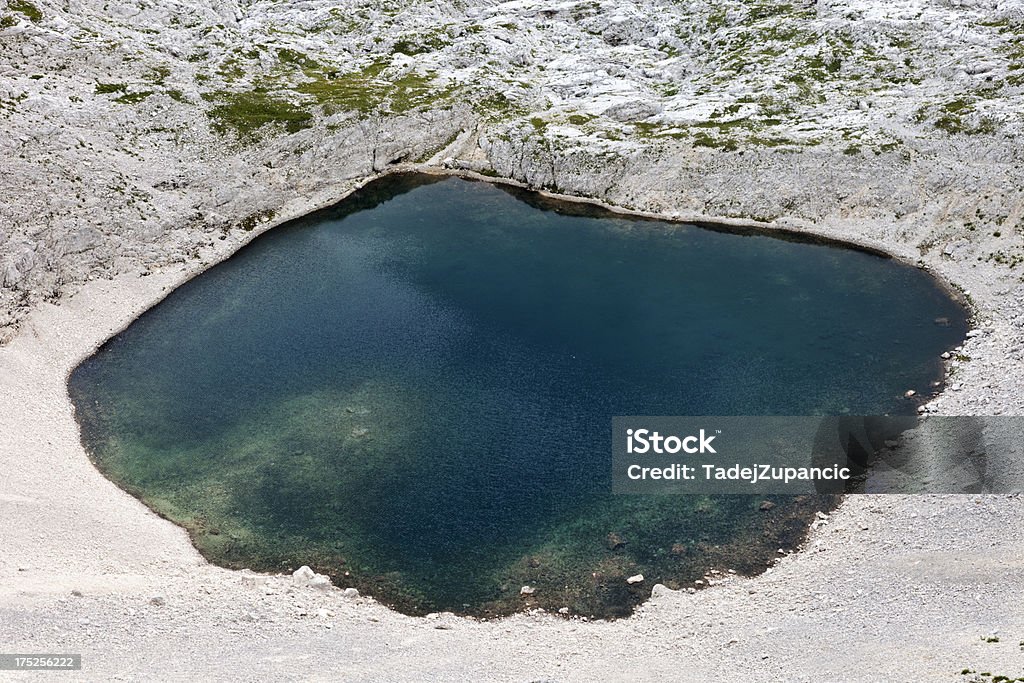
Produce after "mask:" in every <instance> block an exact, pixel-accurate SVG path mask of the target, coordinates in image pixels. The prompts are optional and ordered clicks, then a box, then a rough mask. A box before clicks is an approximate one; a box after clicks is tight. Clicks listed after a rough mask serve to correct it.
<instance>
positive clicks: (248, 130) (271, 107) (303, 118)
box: [202, 88, 313, 141]
mask: <svg viewBox="0 0 1024 683" xmlns="http://www.w3.org/2000/svg"><path fill="white" fill-rule="evenodd" d="M202 97H203V99H204V100H206V101H208V102H216V103H217V104H216V105H215V106H214V107H212V108H211V109H210V110H209V111H207V115H208V116H209V117H210V121H211V125H212V127H213V129H214V130H215V131H217V132H218V133H220V134H226V133H234V134H235V135H236V136H237V137H238V139H239V140H242V141H250V140H253V139H255V138H256V137H257V135H258V134H259V133H260V131H261V130H262V129H263V128H264V127H265V126H280V127H281V128H283V129H284V130H285V131H286V132H288V133H297V132H299V131H300V130H303V129H305V128H309V127H310V126H312V125H313V115H312V114H311V113H310V112H309V111H307V110H305V109H303V108H302V107H300V106H298V105H296V104H293V103H292V102H289V101H288V100H286V99H284V98H282V97H278V96H275V95H271V94H270V93H268V92H266V91H265V90H263V89H260V88H257V89H255V90H250V91H246V92H226V91H220V92H214V93H204V94H203V96H202Z"/></svg>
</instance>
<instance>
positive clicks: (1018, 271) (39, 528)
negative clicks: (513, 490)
mask: <svg viewBox="0 0 1024 683" xmlns="http://www.w3.org/2000/svg"><path fill="white" fill-rule="evenodd" d="M467 4H468V5H469V6H468V7H467V6H466V5H467ZM1022 69H1024V11H1022V9H1021V7H1020V5H1019V3H1016V2H1010V1H1008V0H1004V1H997V0H991V1H990V0H957V1H956V2H945V1H938V0H899V1H896V2H889V3H884V4H882V3H868V2H860V1H856V0H847V1H844V2H839V1H831V0H822V1H819V2H817V3H814V4H812V5H805V4H783V3H775V2H751V1H740V0H733V1H731V2H725V3H718V2H716V3H710V2H699V1H694V2H686V3H679V4H672V5H668V6H666V5H665V3H654V2H572V1H570V2H564V3H558V4H551V3H542V2H532V1H531V0H517V1H515V2H504V3H499V2H474V3H435V2H418V1H414V0H408V1H406V2H401V3H381V2H377V1H375V0H357V1H356V2H352V3H347V4H345V5H344V6H338V5H337V3H331V2H326V0H324V1H321V0H310V1H309V2H303V3H298V4H295V3H287V4H279V3H271V2H254V3H235V2H218V1H217V0H208V1H207V0H204V1H201V2H196V3H187V4H168V3H157V4H152V3H147V2H138V1H137V0H115V1H113V2H106V3H98V2H94V1H93V0H70V2H66V3H60V2H52V1H50V0H47V1H46V2H43V1H41V0H33V1H32V2H29V1H28V0H8V1H7V4H6V8H5V9H2V10H0V183H2V187H3V190H4V192H3V200H2V201H0V336H2V338H3V340H4V342H5V344H4V345H3V346H2V347H0V385H2V386H3V388H4V391H3V392H0V465H2V467H3V469H4V472H5V473H6V474H5V477H4V478H3V479H2V480H0V519H2V520H3V521H2V522H0V530H2V532H0V538H2V539H3V540H4V545H5V552H4V553H3V555H2V556H0V637H2V640H3V641H4V642H5V643H7V644H8V645H7V646H5V647H6V648H7V649H8V650H9V651H11V652H14V651H18V652H43V651H81V652H83V654H85V655H86V656H85V664H84V669H85V673H86V675H87V677H89V678H90V679H96V680H100V679H104V680H111V679H113V680H117V679H126V680H134V679H137V678H139V677H141V676H146V677H155V678H160V679H171V680H177V679H182V680H184V679H186V678H190V677H192V676H194V675H195V674H196V673H197V672H202V675H204V676H206V677H210V676H215V677H224V678H232V679H239V680H251V679H253V678H265V677H274V678H283V679H303V680H316V679H319V678H322V679H331V680H336V679H337V678H339V677H344V678H346V679H352V680H361V679H365V680H382V679H385V680H388V679H410V678H412V679H438V680H450V679H452V678H466V677H474V678H478V677H481V676H483V677H488V678H494V679H501V680H523V679H557V680H577V679H580V680H582V679H587V678H591V679H592V678H594V677H599V678H601V679H615V678H622V679H628V680H636V679H637V678H651V679H654V678H659V677H660V678H665V677H672V678H675V679H678V678H680V677H689V678H692V679H695V680H708V679H711V678H713V677H723V676H730V675H734V674H735V673H736V672H737V671H743V672H744V673H746V674H747V676H748V678H750V679H752V680H778V679H780V678H782V679H786V680H865V681H867V680H871V681H876V680H987V679H985V678H984V677H981V672H989V673H992V674H994V675H997V674H998V675H1007V676H1024V652H1022V651H1021V645H1020V643H1021V642H1024V607H1022V604H1021V601H1020V600H1019V595H1020V587H1021V586H1022V585H1024V575H1022V572H1024V565H1022V563H1021V560H1020V557H1022V556H1024V526H1022V525H1021V524H1020V521H1019V520H1020V513H1021V511H1022V507H1021V506H1022V501H1021V499H1020V497H1019V496H1001V497H977V498H975V497H968V496H956V497H933V496H928V497H925V496H918V497H910V496H908V497H861V498H853V499H850V500H848V501H846V502H845V503H844V504H843V505H842V506H841V507H840V508H839V510H837V511H836V513H835V514H834V515H833V516H832V518H831V519H829V520H825V521H826V522H827V523H826V524H823V525H818V527H819V528H817V529H816V530H815V531H813V532H812V535H811V537H810V540H809V541H808V544H807V547H806V549H805V550H804V551H802V552H800V553H797V554H796V555H793V556H789V557H786V558H783V559H782V560H781V561H780V563H779V565H778V566H777V567H776V568H775V569H773V570H772V571H771V572H770V573H768V574H766V575H764V576H762V577H759V578H756V579H751V580H748V579H738V578H733V579H728V580H723V581H722V584H721V585H719V586H715V587H714V588H712V589H711V590H705V591H701V592H699V593H697V594H696V595H690V594H687V593H683V592H680V593H669V592H665V591H661V590H659V591H656V596H655V598H653V599H652V601H651V602H650V603H649V604H648V605H647V606H646V607H645V608H644V609H643V610H642V611H641V612H640V613H639V614H637V615H636V616H635V617H633V618H630V619H628V620H623V621H618V622H614V623H607V624H606V623H600V624H595V623H584V622H581V621H565V620H558V619H554V618H550V617H548V616H545V615H541V614H528V615H522V616H517V617H514V618H511V619H508V620H503V621H498V622H487V623H477V622H473V621H469V620H460V619H455V618H452V617H448V616H445V615H439V616H438V617H437V618H434V619H419V620H418V619H412V618H408V617H403V616H400V615H397V614H394V613H392V612H389V611H388V610H386V609H385V608H383V607H381V606H379V605H377V604H375V603H373V602H372V601H370V600H368V599H366V598H354V597H352V596H345V595H344V594H343V593H342V592H341V591H333V590H332V591H318V590H315V589H307V588H303V587H297V586H295V585H294V581H292V580H291V577H288V578H275V577H262V576H255V575H249V574H245V573H239V572H229V571H226V570H221V569H218V568H215V567H211V566H208V565H206V564H204V563H203V562H202V560H201V559H200V558H199V557H198V555H197V554H196V553H195V551H194V549H193V548H192V547H191V546H190V545H189V543H188V540H187V538H186V537H185V534H184V532H182V531H181V530H180V529H177V528H176V527H174V526H173V525H171V524H169V523H167V522H165V521H163V520H161V519H159V518H157V517H156V516H155V515H153V514H152V513H150V512H148V511H147V510H146V509H145V508H143V507H142V506H141V505H140V504H139V503H138V502H137V501H135V500H134V499H132V498H131V497H129V496H128V495H127V494H125V493H123V492H122V491H120V490H118V489H117V488H116V487H115V486H113V485H112V484H110V483H109V482H108V481H106V480H105V479H103V478H102V477H101V476H100V475H99V474H98V473H97V472H96V471H95V469H94V468H93V467H92V465H91V464H90V463H89V461H88V459H87V457H86V455H85V453H84V451H83V450H82V447H81V444H80V442H79V439H78V432H77V426H76V424H75V422H74V418H73V414H72V410H71V406H70V404H69V402H68V399H67V393H66V387H65V380H66V377H67V374H68V373H69V372H70V370H71V369H72V368H73V367H74V365H75V364H76V363H77V362H79V361H80V360H81V358H83V357H84V356H86V355H88V354H89V353H90V352H91V351H92V350H93V349H94V348H95V347H96V346H97V345H98V344H100V343H102V341H103V340H104V339H106V338H108V337H109V336H110V335H111V334H113V333H114V332H116V331H117V330H118V329H121V328H122V327H124V326H125V325H127V324H128V323H129V322H130V321H131V320H132V319H133V318H134V317H135V316H137V315H138V314H139V313H141V312H142V311H143V310H145V309H146V308H147V307H148V306H151V305H152V304H153V303H155V302H156V301H158V300H159V299H160V298H161V297H162V296H164V295H165V294H166V293H167V292H168V291H169V290H170V289H172V288H173V287H174V286H176V285H177V284H180V283H181V282H183V281H184V280H186V279H188V278H189V277H192V276H194V275H195V274H197V273H198V272H201V271H202V270H203V269H204V268H205V267H207V266H209V265H211V264H212V263H215V262H217V261H219V260H221V259H223V258H226V257H227V256H229V255H230V254H231V253H233V252H234V251H235V250H237V249H238V248H239V247H240V246H241V245H242V244H244V243H245V242H247V241H248V240H250V239H251V238H252V237H254V236H255V235H256V234H258V233H260V232H262V231H264V230H266V229H270V228H272V227H273V226H274V225H277V224H280V223H281V222H284V221H286V220H288V219H291V218H294V217H297V216H300V215H303V214H305V213H308V212H309V211H311V210H313V209H315V208H318V207H322V206H326V205H329V204H331V203H333V202H335V201H337V200H338V199H340V198H342V197H343V196H345V195H346V194H347V193H348V192H350V191H351V190H352V189H353V188H354V187H356V186H358V185H359V184H361V183H363V182H365V181H366V180H368V179H370V178H372V177H374V176H376V175H377V174H379V173H382V172H388V171H391V170H401V169H438V170H446V171H459V172H471V173H475V174H478V175H480V176H482V177H488V178H490V177H500V178H506V179H511V180H514V181H517V182H520V183H523V184H525V185H527V186H530V187H534V188H537V189H542V190H546V191H549V192H552V193H557V194H561V195H569V196H574V197H583V198H587V199H590V200H594V201H599V202H601V203H604V204H608V205H611V206H615V207H620V208H624V209H629V210H636V211H641V212H646V213H651V214H656V215H661V216H665V217H670V218H679V219H692V220H696V219H701V220H711V219H727V220H731V221H734V222H739V223H744V224H757V225H762V226H765V227H768V228H771V227H773V226H774V227H778V228H785V229H787V230H797V231H806V232H809V233H814V234H818V235H823V236H827V237H830V238H836V239H842V240H845V241H849V242H853V243H857V244H860V245H864V246H867V247H870V248H873V249H878V250H882V251H885V252H886V253H889V254H892V255H893V256H895V257H897V258H901V259H903V260H906V261H908V262H910V263H914V264H918V265H920V266H921V267H925V268H928V269H929V270H930V271H931V272H932V273H934V274H935V275H936V276H937V277H939V278H940V279H942V280H943V281H944V282H946V283H948V284H949V285H950V286H951V287H952V288H954V289H956V290H959V291H960V292H962V293H963V296H964V298H965V300H966V301H968V302H969V303H970V305H971V307H972V309H973V311H974V314H975V324H974V328H975V329H974V330H973V331H972V332H971V333H970V334H969V338H968V339H967V340H966V341H965V343H964V345H963V347H962V348H961V349H958V350H957V351H956V353H955V354H953V355H952V356H951V357H950V358H949V359H947V361H948V366H949V376H948V382H947V387H946V389H945V391H944V392H943V393H942V394H941V395H940V396H939V397H937V398H935V399H934V400H931V401H930V402H929V403H928V404H927V407H926V410H929V411H934V412H939V413H945V414H1021V412H1022V408H1024V279H1022V274H1024V235H1022V228H1021V224H1020V221H1021V218H1022V214H1024V201H1022V199H1024V191H1022V188H1024V164H1022V156H1024V155H1022V152H1024V146H1022V144H1021V138H1020V135H1021V132H1022V124H1024V120H1022V118H1021V112H1022V111H1024V107H1022V104H1024V77H1021V74H1022V73H1024V71H1022ZM340 587H341V588H344V586H340ZM157 598H159V599H157ZM809 643H814V644H815V647H809V646H808V644H809ZM963 670H967V671H968V673H966V674H961V671H963Z"/></svg>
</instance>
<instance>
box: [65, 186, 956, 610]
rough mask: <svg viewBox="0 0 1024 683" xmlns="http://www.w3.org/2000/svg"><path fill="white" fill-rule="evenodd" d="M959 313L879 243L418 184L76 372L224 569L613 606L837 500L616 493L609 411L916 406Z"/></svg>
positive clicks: (427, 602) (184, 305)
mask: <svg viewBox="0 0 1024 683" xmlns="http://www.w3.org/2000/svg"><path fill="white" fill-rule="evenodd" d="M937 320H938V321H939V322H938V323H937V322H936V321H937ZM965 330H966V320H965V314H964V311H963V310H962V309H961V307H960V306H959V305H958V304H957V303H955V302H954V301H952V300H951V299H950V298H949V297H948V296H947V295H946V294H945V293H944V292H943V290H942V289H940V287H939V286H937V284H936V283H935V282H934V281H933V280H932V279H931V278H930V277H929V276H927V275H926V274H925V273H923V272H921V271H919V270H916V269H913V268H910V267H906V266H903V265H901V264H899V263H896V262H894V261H891V260H887V259H883V258H880V257H877V256H873V255H869V254H866V253H862V252H858V251H854V250H850V249H843V248H836V247H832V246H824V245H820V244H810V243H806V242H798V241H792V240H783V239H777V238H772V237H767V236H763V235H742V234H731V233H727V232H719V231H714V230H709V229H704V228H698V227H694V226H688V225H674V224H668V223H663V222H656V221H640V220H634V219H627V218H622V217H615V216H612V215H610V214H605V213H602V212H600V211H598V210H596V209H592V208H589V207H586V206H568V205H564V204H555V203H552V202H549V201H547V200H542V199H540V198H538V197H536V196H534V195H530V194H526V193H521V192H518V191H510V190H507V189H502V188H500V187H496V186H493V185H489V184H484V183H476V182H468V181H464V180H457V179H444V180H441V179H437V178H429V177H425V176H398V177H392V178H388V179H385V180H382V181H378V182H377V183H374V184H372V185H370V186H368V187H367V188H365V189H363V190H361V191H360V192H359V193H357V194H356V195H355V196H353V197H351V198H349V199H348V200H346V201H345V202H343V203H342V204H340V205H339V206H337V207H335V208H334V209H331V210H328V211H325V212H321V213H319V214H315V215H313V216H310V217H308V218H306V219H303V220H301V221H298V222H295V223H292V224H289V225H287V226H283V227H280V228H276V229H274V230H272V231H271V232H269V233H268V234H266V235H264V236H261V237H259V238H258V239H256V240H255V241H254V242H253V243H252V244H251V245H250V246H248V247H246V248H244V249H242V250H241V251H240V252H239V253H238V254H237V255H236V256H234V257H232V258H231V259H229V260H227V261H226V262H224V263H222V264H220V265H218V266H216V267H214V268H212V269H211V270H209V271H208V272H206V273H204V274H202V275H201V276H199V277H197V278H196V279H195V280H193V281H191V282H189V283H188V284H186V285H184V286H183V287H181V288H179V289H178V290H176V291H175V292H173V293H172V294H171V295H170V296H169V297H168V298H167V299H166V300H165V301H164V302H163V303H161V304H159V305H158V306H156V307H155V308H154V309H152V310H151V311H149V312H148V313H146V314H145V315H143V316H142V317H141V318H140V319H139V320H138V321H136V322H135V323H134V324H132V325H131V326H130V327H129V328H128V329H127V330H125V331H124V332H123V333H121V334H119V335H118V336H117V337H115V338H114V339H112V340H111V341H110V342H108V343H107V344H106V345H105V346H104V347H103V348H102V349H100V351H99V352H98V353H97V354H96V355H95V356H93V357H92V358H90V359H88V360H87V361H86V362H84V363H83V364H82V365H81V366H80V367H79V368H78V369H77V370H76V371H75V372H74V374H73V376H72V378H71V382H70V389H71V395H72V398H73V400H74V402H75V405H76V409H77V413H78V417H79V420H80V422H81V424H82V428H83V438H84V440H85V442H86V444H87V446H88V447H89V449H90V451H91V453H92V454H93V457H94V459H95V461H96V463H97V465H98V466H99V467H100V468H101V469H102V470H103V471H104V472H105V473H106V474H107V475H108V476H110V477H111V478H112V479H114V480H115V481H117V482H118V483H119V484H121V485H122V486H124V487H125V488H127V489H128V490H130V491H132V492H133V493H135V494H136V495H138V496H139V497H140V498H142V499H143V500H144V501H145V502H146V503H147V504H148V505H150V506H151V507H152V508H154V509H155V510H157V511H158V512H160V513H161V514H163V515H166V516H167V517H169V518H171V519H173V520H175V521H177V522H179V523H181V524H183V525H184V526H186V528H188V529H189V531H190V532H191V534H192V536H193V539H194V540H195V542H196V544H197V546H198V547H199V548H200V550H202V552H203V553H204V554H206V555H207V556H208V557H209V558H210V559H211V560H213V561H216V562H220V563H222V564H226V565H229V566H234V567H252V568H255V569H263V570H275V571H278V570H279V571H290V570H293V569H295V568H296V567H298V566H299V565H301V564H311V565H313V566H314V567H315V568H317V569H318V570H320V571H322V572H324V573H327V574H330V575H331V576H332V577H334V580H335V583H336V584H338V585H342V586H345V585H354V586H358V587H359V588H360V589H361V590H362V591H363V592H368V593H370V594H372V595H374V596H375V597H377V598H379V599H380V600H382V601H384V602H387V603H389V604H392V605H394V606H396V607H397V608H399V609H402V610H403V611H407V612H410V613H423V612H426V611H432V610H442V609H450V610H454V611H457V612H462V613H474V614H482V615H487V614H500V613H507V612H509V611H513V610H515V609H518V608H520V607H522V606H524V605H541V606H544V607H547V608H549V609H557V608H559V607H563V606H567V607H570V609H571V610H572V612H573V613H582V614H592V615H599V616H615V615H620V614H625V613H628V611H629V610H630V609H631V608H632V606H633V605H635V604H636V603H637V602H638V601H640V600H642V599H643V598H644V597H645V595H647V594H649V592H650V586H651V585H653V584H654V583H655V582H661V583H666V584H668V585H670V586H682V585H690V584H691V583H692V581H693V580H694V579H695V578H700V576H702V575H703V573H704V571H706V570H707V569H709V568H711V567H717V568H720V569H723V570H724V569H726V568H734V569H737V570H739V571H746V572H753V571H757V570H758V569H759V568H762V567H763V566H764V564H765V562H767V561H768V560H769V559H770V558H771V557H772V556H773V554H774V553H775V551H776V549H777V548H778V547H779V546H780V545H785V544H791V543H793V542H795V541H796V540H798V539H799V537H800V535H801V534H802V533H803V530H804V528H805V519H806V517H807V516H808V515H810V514H813V511H814V509H816V508H817V506H820V505H825V504H827V503H828V501H825V500H820V499H809V498H801V499H798V500H795V501H794V500H782V499H779V500H777V502H778V503H779V505H778V507H777V508H775V509H773V510H772V511H771V512H770V513H766V512H762V511H760V510H759V509H758V505H759V503H760V502H761V501H762V500H763V498H754V497H743V496H724V497H699V496H667V497H645V498H643V499H642V500H641V499H636V498H630V497H622V496H618V497H616V496H611V495H610V494H609V493H608V491H609V481H610V471H609V468H610V452H609V451H610V448H609V443H610V429H611V418H612V416H614V415H700V414H709V415H727V414H737V415H745V414H778V415H804V414H822V415H825V414H843V413H852V414H878V413H900V412H905V413H912V412H914V410H915V407H916V406H915V404H914V403H912V402H910V401H908V400H905V399H904V398H902V396H903V393H904V392H905V391H906V390H908V389H914V390H916V391H917V392H918V393H919V394H923V395H928V394H930V393H931V392H932V391H933V390H934V389H933V388H932V386H931V383H932V382H933V381H935V380H938V379H940V378H941V372H942V368H941V365H940V362H939V355H940V354H941V353H942V352H943V351H945V350H947V349H949V348H951V347H952V346H955V345H956V344H957V343H958V342H959V341H960V340H961V339H962V337H963V334H964V332H965ZM641 572H642V573H643V574H644V575H645V577H647V581H645V583H644V584H643V585H641V586H635V587H633V586H627V585H626V584H625V581H624V577H626V576H629V575H631V574H635V573H641ZM526 584H529V585H531V586H536V587H537V592H536V593H535V594H534V596H533V597H531V598H528V599H524V598H521V597H520V596H519V589H520V587H521V586H523V585H526Z"/></svg>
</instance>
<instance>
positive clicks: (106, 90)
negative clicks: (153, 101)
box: [96, 81, 128, 95]
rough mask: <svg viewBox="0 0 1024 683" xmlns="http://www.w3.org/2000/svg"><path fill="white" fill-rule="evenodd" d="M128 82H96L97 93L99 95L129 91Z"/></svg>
mask: <svg viewBox="0 0 1024 683" xmlns="http://www.w3.org/2000/svg"><path fill="white" fill-rule="evenodd" d="M127 91H128V84H127V83H100V82H99V81H97V82H96V94H97V95H110V94H113V93H116V92H127Z"/></svg>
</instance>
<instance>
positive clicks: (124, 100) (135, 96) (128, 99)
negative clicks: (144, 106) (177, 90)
mask: <svg viewBox="0 0 1024 683" xmlns="http://www.w3.org/2000/svg"><path fill="white" fill-rule="evenodd" d="M152 94H153V91H152V90H142V91H140V92H133V93H126V94H124V95H121V96H120V97H115V98H114V101H115V102H117V103H118V104H138V103H139V102H141V101H142V100H144V99H146V98H147V97H149V96H150V95H152Z"/></svg>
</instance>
